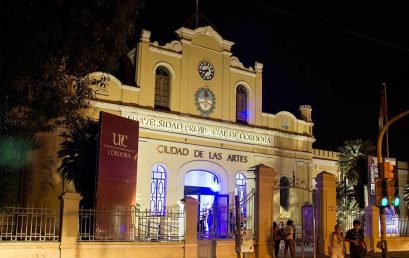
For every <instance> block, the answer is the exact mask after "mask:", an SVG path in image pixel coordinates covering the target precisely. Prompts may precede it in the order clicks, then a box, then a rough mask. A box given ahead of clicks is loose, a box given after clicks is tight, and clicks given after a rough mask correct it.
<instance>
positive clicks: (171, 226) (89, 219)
mask: <svg viewBox="0 0 409 258" xmlns="http://www.w3.org/2000/svg"><path fill="white" fill-rule="evenodd" d="M183 227H184V215H183V212H182V211H172V210H169V211H167V212H166V214H165V215H164V216H161V215H157V214H155V213H154V212H151V211H149V210H145V211H141V210H139V209H136V208H131V209H129V210H94V209H80V211H79V229H78V241H150V242H172V241H182V240H183V239H184V228H183Z"/></svg>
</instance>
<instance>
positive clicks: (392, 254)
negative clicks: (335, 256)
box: [277, 246, 409, 258]
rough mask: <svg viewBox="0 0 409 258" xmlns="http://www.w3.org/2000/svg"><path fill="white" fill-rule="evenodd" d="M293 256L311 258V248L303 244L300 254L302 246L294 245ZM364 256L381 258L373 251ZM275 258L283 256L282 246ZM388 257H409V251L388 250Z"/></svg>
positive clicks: (318, 257) (380, 255) (323, 256)
mask: <svg viewBox="0 0 409 258" xmlns="http://www.w3.org/2000/svg"><path fill="white" fill-rule="evenodd" d="M287 257H288V258H291V255H290V253H288V256H287ZM295 257H296V258H302V257H304V258H313V257H314V254H313V249H312V247H311V246H304V256H303V254H302V248H301V246H296V247H295ZM316 257H317V258H329V256H325V255H319V254H317V256H316ZM348 257H350V256H349V255H347V256H346V258H348ZM365 257H368V258H372V257H373V258H381V257H382V254H381V253H373V252H370V253H368V254H367V255H366V256H365ZM277 258H284V248H282V249H280V252H279V254H278V257H277ZM388 258H409V251H401V252H388Z"/></svg>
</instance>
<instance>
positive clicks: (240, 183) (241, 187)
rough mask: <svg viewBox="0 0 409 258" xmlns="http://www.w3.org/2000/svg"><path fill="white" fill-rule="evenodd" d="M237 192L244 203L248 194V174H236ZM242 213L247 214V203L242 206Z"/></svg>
mask: <svg viewBox="0 0 409 258" xmlns="http://www.w3.org/2000/svg"><path fill="white" fill-rule="evenodd" d="M236 194H237V195H239V197H240V203H244V201H245V199H246V195H247V191H246V176H245V175H244V174H243V173H237V174H236ZM240 209H241V213H243V215H244V216H246V205H243V206H242V207H241V208H240Z"/></svg>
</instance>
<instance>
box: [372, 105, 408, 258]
mask: <svg viewBox="0 0 409 258" xmlns="http://www.w3.org/2000/svg"><path fill="white" fill-rule="evenodd" d="M406 115H409V110H406V111H404V112H402V113H400V114H398V115H396V116H394V117H393V118H392V119H390V120H389V121H388V122H387V123H386V124H385V125H384V126H383V127H382V129H381V130H380V131H379V134H378V141H377V145H376V156H377V160H378V171H379V177H380V178H382V179H383V178H385V177H384V171H383V158H382V140H383V135H384V134H385V132H386V130H387V129H388V127H389V126H390V125H391V124H393V123H394V122H396V121H397V120H399V119H401V118H402V117H404V116H406ZM379 218H380V220H381V248H382V258H388V245H387V242H386V221H385V207H379Z"/></svg>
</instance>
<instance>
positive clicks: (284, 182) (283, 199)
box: [280, 176, 290, 210]
mask: <svg viewBox="0 0 409 258" xmlns="http://www.w3.org/2000/svg"><path fill="white" fill-rule="evenodd" d="M289 187H290V181H289V180H288V178H287V177H285V176H283V177H281V178H280V206H281V207H283V208H284V209H285V210H288V207H289V206H290V205H289V199H290V188H289Z"/></svg>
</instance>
